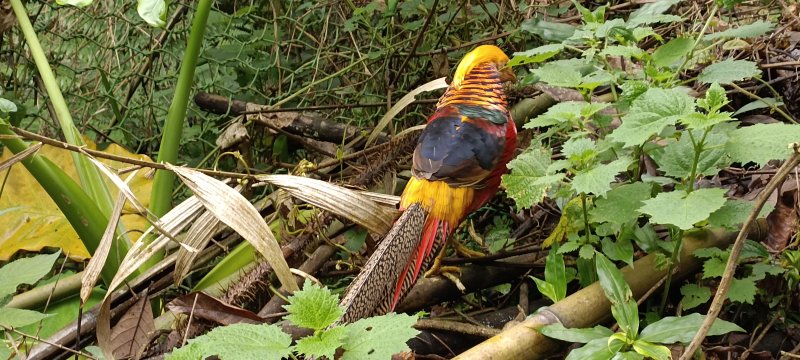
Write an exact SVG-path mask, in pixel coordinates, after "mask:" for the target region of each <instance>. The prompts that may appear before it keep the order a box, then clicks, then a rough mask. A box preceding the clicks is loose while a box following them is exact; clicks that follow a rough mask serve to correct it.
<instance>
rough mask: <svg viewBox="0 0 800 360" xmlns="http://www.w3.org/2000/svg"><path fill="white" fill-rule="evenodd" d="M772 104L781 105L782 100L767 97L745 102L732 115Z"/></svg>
mask: <svg viewBox="0 0 800 360" xmlns="http://www.w3.org/2000/svg"><path fill="white" fill-rule="evenodd" d="M773 106H783V101H780V100H778V99H776V98H772V97H767V98H761V99H758V100H755V101H753V102H750V103H747V104H745V105H744V106H742V107H740V108H739V110H736V111H735V112H734V113H733V115H734V116H736V115H739V114H744V113H746V112H748V111H753V110H757V109H764V108H768V107H773Z"/></svg>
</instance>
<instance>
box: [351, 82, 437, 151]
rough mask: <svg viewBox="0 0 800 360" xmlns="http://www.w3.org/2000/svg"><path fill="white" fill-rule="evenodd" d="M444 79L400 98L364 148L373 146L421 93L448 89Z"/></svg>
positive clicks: (376, 127)
mask: <svg viewBox="0 0 800 360" xmlns="http://www.w3.org/2000/svg"><path fill="white" fill-rule="evenodd" d="M444 79H445V78H443V77H441V78H438V79H436V80H433V81H429V82H427V83H424V84H422V85H420V86H419V87H418V88H416V89H414V90H411V92H409V93H408V94H406V95H405V96H403V97H402V98H400V101H398V102H397V103H396V104H394V106H392V108H391V109H389V111H387V112H386V114H385V115H383V117H382V118H381V120H380V121H378V125H375V129H373V130H372V133H371V134H369V138H367V143H366V144H365V145H364V146H365V147H366V146H369V145H370V144H372V143H373V142H374V141H375V139H377V138H378V135H380V133H381V131H383V129H384V128H386V126H388V125H389V122H391V121H392V119H394V117H395V116H396V115H397V114H399V113H400V111H401V110H403V109H405V108H406V106H408V105H409V104H411V103H412V102H414V100H416V96H417V95H419V93H422V92H426V91H433V90H437V89H444V88H446V87H447V82H446V81H444Z"/></svg>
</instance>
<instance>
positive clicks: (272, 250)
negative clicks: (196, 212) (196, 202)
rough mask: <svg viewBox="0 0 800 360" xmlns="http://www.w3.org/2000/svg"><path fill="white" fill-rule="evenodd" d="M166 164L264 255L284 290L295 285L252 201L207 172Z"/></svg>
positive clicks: (211, 209) (271, 235) (213, 211)
mask: <svg viewBox="0 0 800 360" xmlns="http://www.w3.org/2000/svg"><path fill="white" fill-rule="evenodd" d="M165 165H166V166H167V168H168V169H170V170H171V171H173V172H175V174H177V175H178V177H179V178H180V179H181V181H183V183H184V184H186V186H187V187H189V189H191V190H192V191H193V192H194V193H195V195H196V196H197V198H198V199H200V201H201V202H202V203H203V205H204V206H205V207H206V209H208V211H210V212H211V213H213V214H214V216H216V217H217V219H219V220H220V221H222V222H223V223H225V224H226V225H228V226H229V227H230V228H231V229H233V230H234V231H236V232H237V233H239V235H241V236H242V237H243V238H244V239H245V240H247V241H248V242H249V243H251V244H252V245H253V247H254V248H255V249H256V250H258V252H260V253H261V255H262V256H264V258H265V259H266V260H267V262H268V263H269V264H270V265H271V266H272V269H273V270H274V271H275V275H276V276H277V277H278V280H280V282H281V284H282V285H283V286H284V288H285V289H286V290H289V291H295V290H297V289H298V288H297V283H296V282H295V280H294V276H292V273H291V271H289V264H287V263H286V259H284V258H283V252H282V251H281V247H280V245H278V240H277V239H275V235H273V234H272V231H271V230H270V229H269V226H267V223H266V222H265V221H264V219H263V218H262V217H261V214H259V213H258V210H256V208H255V207H254V206H253V204H251V203H250V202H249V201H247V199H245V198H244V197H243V196H242V195H241V194H239V193H238V192H237V191H236V190H234V189H232V188H231V187H229V186H228V185H225V183H223V182H221V181H219V180H216V179H214V178H212V177H210V176H208V175H205V174H203V173H200V172H197V171H195V170H192V169H188V168H184V167H179V166H173V165H169V164H165Z"/></svg>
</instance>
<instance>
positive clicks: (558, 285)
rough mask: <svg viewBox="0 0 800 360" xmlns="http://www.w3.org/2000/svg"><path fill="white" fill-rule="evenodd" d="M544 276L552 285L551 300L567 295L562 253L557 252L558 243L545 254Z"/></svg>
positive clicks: (558, 299) (557, 299)
mask: <svg viewBox="0 0 800 360" xmlns="http://www.w3.org/2000/svg"><path fill="white" fill-rule="evenodd" d="M544 278H545V280H547V282H548V283H550V284H552V286H553V295H554V297H552V298H550V300H553V302H557V301H560V300H562V299H564V298H565V297H566V296H567V273H566V266H565V265H564V255H562V254H559V253H558V244H553V248H552V249H551V250H550V252H549V253H548V254H547V258H546V259H545V265H544Z"/></svg>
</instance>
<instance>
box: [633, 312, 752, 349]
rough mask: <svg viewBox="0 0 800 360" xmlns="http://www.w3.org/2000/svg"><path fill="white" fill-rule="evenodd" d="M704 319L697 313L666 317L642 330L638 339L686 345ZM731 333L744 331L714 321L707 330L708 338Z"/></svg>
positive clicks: (731, 325) (729, 323)
mask: <svg viewBox="0 0 800 360" xmlns="http://www.w3.org/2000/svg"><path fill="white" fill-rule="evenodd" d="M704 319H705V315H701V314H698V313H693V314H689V315H686V316H681V317H675V316H668V317H665V318H663V319H661V320H659V321H656V322H654V323H652V324H650V325H648V326H647V327H646V328H644V329H643V330H642V333H641V334H640V335H639V339H641V340H644V341H648V342H653V343H661V344H673V343H684V344H686V343H689V342H690V341H692V338H694V335H695V334H696V333H697V330H698V329H700V325H702V324H703V320H704ZM732 331H738V332H744V329H742V328H740V327H739V326H738V325H736V324H734V323H731V322H728V321H725V320H721V319H716V320H714V323H713V324H712V325H711V328H710V329H709V330H708V336H715V335H722V334H727V333H729V332H732Z"/></svg>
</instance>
